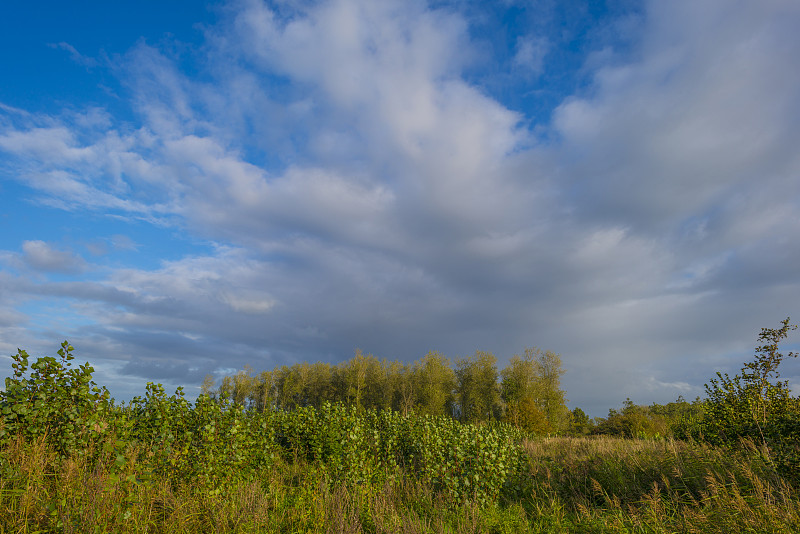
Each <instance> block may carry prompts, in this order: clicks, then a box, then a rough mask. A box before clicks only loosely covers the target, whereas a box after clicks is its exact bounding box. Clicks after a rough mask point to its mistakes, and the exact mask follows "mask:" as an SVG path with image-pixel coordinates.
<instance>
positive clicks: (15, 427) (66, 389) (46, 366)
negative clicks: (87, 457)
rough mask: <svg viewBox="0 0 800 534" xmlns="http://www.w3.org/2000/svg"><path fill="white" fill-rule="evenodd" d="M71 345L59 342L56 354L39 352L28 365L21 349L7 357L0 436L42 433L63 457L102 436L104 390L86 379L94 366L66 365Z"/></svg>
mask: <svg viewBox="0 0 800 534" xmlns="http://www.w3.org/2000/svg"><path fill="white" fill-rule="evenodd" d="M73 350H74V348H73V347H72V345H70V344H69V343H68V342H67V341H64V342H63V343H62V344H61V348H60V349H58V358H54V357H49V356H48V357H41V358H38V359H37V360H36V362H34V363H33V364H31V365H30V366H29V365H28V360H29V356H28V353H27V352H25V351H24V350H18V351H17V354H16V355H15V356H13V357H12V359H13V361H14V363H13V364H12V366H11V367H12V369H13V370H14V372H13V376H11V377H8V378H6V380H5V390H4V391H0V411H1V412H2V421H3V424H2V425H0V440H6V439H9V438H14V437H16V436H20V437H22V438H24V439H35V438H37V437H40V436H47V439H48V441H50V442H51V443H52V444H53V447H54V448H55V450H56V451H57V452H58V453H59V454H60V455H61V456H69V455H71V454H80V453H83V452H84V451H86V450H89V449H90V448H91V447H90V446H91V445H92V444H94V443H95V442H96V441H97V440H98V439H100V438H102V437H103V436H105V434H106V432H107V431H108V425H107V422H106V414H107V413H108V411H109V409H110V407H111V403H110V402H109V393H108V390H107V389H105V388H100V387H97V385H96V384H95V383H94V382H93V381H92V373H93V372H94V368H92V367H91V366H90V365H89V364H88V363H87V364H84V365H81V366H79V367H77V368H74V367H72V360H74V359H75V357H74V356H73V355H72V351H73ZM26 373H27V375H28V376H27V377H26Z"/></svg>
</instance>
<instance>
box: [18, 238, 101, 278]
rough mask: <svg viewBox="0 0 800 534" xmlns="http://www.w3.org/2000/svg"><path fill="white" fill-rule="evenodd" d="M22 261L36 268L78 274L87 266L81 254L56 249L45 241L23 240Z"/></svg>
mask: <svg viewBox="0 0 800 534" xmlns="http://www.w3.org/2000/svg"><path fill="white" fill-rule="evenodd" d="M22 261H23V262H25V264H26V265H28V266H29V267H31V268H32V269H34V270H37V271H44V272H53V273H70V274H76V273H80V272H82V271H84V270H86V268H87V264H86V262H85V261H84V259H83V258H81V257H80V256H78V255H76V254H74V253H72V252H69V251H65V250H58V249H55V248H53V247H52V246H50V245H49V244H48V243H45V242H44V241H25V242H23V243H22Z"/></svg>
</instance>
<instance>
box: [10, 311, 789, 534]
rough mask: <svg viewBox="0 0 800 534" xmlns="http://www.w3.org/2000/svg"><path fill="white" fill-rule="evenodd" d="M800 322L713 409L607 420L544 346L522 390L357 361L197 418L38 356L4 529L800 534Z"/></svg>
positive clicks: (22, 410) (489, 364)
mask: <svg viewBox="0 0 800 534" xmlns="http://www.w3.org/2000/svg"><path fill="white" fill-rule="evenodd" d="M782 324H783V328H780V329H777V330H770V329H764V330H763V331H762V334H761V336H760V338H759V340H760V342H764V344H763V345H762V346H760V347H758V348H757V349H756V358H755V361H754V362H752V363H750V364H746V365H745V367H744V368H743V372H742V374H741V375H737V376H736V377H734V378H729V377H727V376H726V375H720V376H718V378H717V379H715V380H712V381H711V382H710V384H709V385H708V386H707V389H708V398H707V399H706V400H703V401H700V400H697V401H695V402H693V403H688V402H685V401H683V400H680V399H679V401H676V402H675V403H670V404H668V405H664V406H661V405H652V406H649V407H642V406H636V405H635V404H633V403H632V402H630V401H626V403H625V405H624V408H623V409H622V410H619V411H617V410H612V411H611V412H610V413H609V417H608V418H605V419H602V420H595V421H591V420H589V418H588V417H587V416H586V414H585V413H584V412H583V411H582V410H580V409H579V408H576V409H574V410H572V412H569V411H567V410H566V409H565V408H563V405H564V400H563V392H561V393H560V394H559V392H560V386H559V377H560V374H561V370H560V360H559V359H558V358H557V355H554V354H552V353H544V352H541V351H537V350H535V349H531V350H528V351H526V352H525V354H524V355H523V356H519V357H515V358H514V359H512V361H511V363H510V365H509V367H507V368H506V369H504V370H502V371H501V372H498V371H497V368H496V360H495V359H494V357H493V356H492V355H490V354H488V353H481V352H479V353H476V354H475V355H474V356H473V357H471V358H466V359H463V360H458V361H456V365H455V369H451V368H450V367H449V365H446V360H445V359H444V358H443V357H442V356H440V355H438V354H436V353H431V354H429V355H427V356H426V357H425V358H424V359H423V360H421V361H420V362H417V363H415V364H412V365H411V366H402V365H399V364H396V363H390V362H385V361H384V362H379V361H378V360H376V359H375V358H373V357H371V356H364V355H363V354H361V353H357V354H356V357H355V358H354V359H353V360H351V361H349V362H345V363H344V364H342V365H340V366H337V367H335V368H332V367H331V366H326V365H324V364H316V365H314V366H311V365H305V364H304V365H298V366H294V367H290V368H280V369H276V370H275V371H273V372H270V373H262V374H261V375H259V376H258V377H256V376H254V375H253V373H252V372H251V371H248V370H245V371H243V372H241V373H238V374H236V375H234V376H233V377H228V378H226V379H224V380H223V381H222V384H221V385H220V387H219V389H214V384H213V383H212V382H211V381H208V382H207V383H206V385H205V387H206V391H207V393H210V395H209V394H203V395H201V396H200V397H198V399H197V401H196V402H194V403H191V402H189V401H187V400H186V399H185V398H184V396H183V392H182V390H181V389H178V390H177V391H176V392H175V394H174V395H167V394H166V392H165V391H164V389H163V387H162V386H160V385H158V384H148V386H147V390H146V392H145V396H144V397H137V398H134V399H133V400H132V401H131V402H130V403H129V404H127V405H124V404H123V405H116V404H115V403H114V401H113V400H112V399H111V398H110V397H109V395H108V392H107V390H106V389H105V388H102V387H98V386H97V385H96V384H94V383H93V382H92V380H91V373H92V372H93V369H92V368H91V367H90V366H88V365H84V366H80V367H77V368H73V367H72V363H71V361H72V359H73V357H72V351H73V348H72V347H71V346H70V345H69V344H68V343H66V342H65V343H64V344H62V347H61V349H60V350H59V351H58V358H39V359H38V360H37V361H36V362H35V363H33V364H30V365H29V357H28V355H27V354H26V353H25V352H24V351H19V352H18V354H17V355H16V356H15V357H14V366H13V369H14V373H13V376H12V377H10V378H8V379H6V388H5V390H4V391H2V392H0V413H2V417H0V532H31V533H32V532H210V531H213V532H376V533H377V532H415V533H416V532H497V533H502V532H653V533H656V532H676V531H681V532H720V533H722V532H736V531H747V532H797V531H798V530H800V477H798V471H797V463H796V458H797V449H796V447H797V445H796V444H797V443H798V441H797V434H796V432H797V424H798V423H797V422H798V420H799V419H800V411H798V409H797V406H798V400H797V398H793V397H792V396H791V395H790V394H789V392H788V385H787V384H786V383H785V382H778V381H777V379H778V377H779V375H778V373H777V367H778V364H779V363H780V362H781V361H782V360H783V359H785V357H790V356H793V354H791V353H790V354H789V355H787V356H785V357H784V356H783V355H782V354H781V353H780V352H778V342H779V341H781V340H782V339H784V338H785V337H786V335H787V333H788V331H789V330H791V329H792V328H793V327H791V326H789V321H788V319H787V320H786V321H785V322H783V323H782ZM376 362H377V364H376ZM498 380H499V382H498ZM376 384H383V385H384V388H383V389H381V388H379V387H376V386H375V385H376ZM448 388H450V389H448ZM543 392H549V393H550V395H545V394H543ZM325 395H327V396H328V397H325ZM336 395H344V396H345V397H344V398H346V399H347V401H348V402H347V403H344V402H331V400H332V399H333V400H337V397H336ZM559 395H560V396H559ZM720 414H722V415H724V416H725V417H727V418H728V419H725V418H723V417H721V416H720ZM712 418H713V419H712ZM545 431H547V432H550V433H551V435H550V436H549V437H544V436H542V434H541V433H542V432H545ZM589 434H593V435H589ZM602 434H606V435H602ZM675 436H677V437H679V438H683V439H675Z"/></svg>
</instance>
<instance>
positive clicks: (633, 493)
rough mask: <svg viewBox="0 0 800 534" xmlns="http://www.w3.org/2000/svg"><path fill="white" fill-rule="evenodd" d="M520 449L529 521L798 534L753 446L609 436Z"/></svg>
mask: <svg viewBox="0 0 800 534" xmlns="http://www.w3.org/2000/svg"><path fill="white" fill-rule="evenodd" d="M524 447H525V450H526V452H527V453H528V457H529V460H530V478H529V479H528V485H527V488H526V489H527V492H528V494H527V495H526V496H525V498H524V502H525V507H526V509H527V510H529V511H530V512H531V514H532V515H533V516H534V518H535V519H534V520H535V521H536V520H538V521H539V522H541V521H542V520H549V521H552V522H553V523H554V524H555V525H557V526H558V527H559V528H568V529H569V530H576V531H581V532H653V533H656V532H712V533H713V532H719V533H729V532H800V505H799V504H798V496H799V495H798V492H797V489H796V488H794V487H792V486H790V485H789V484H788V483H787V482H786V481H785V480H783V479H782V478H781V477H780V476H779V475H777V474H776V473H775V471H774V469H773V467H772V465H771V463H770V461H769V453H768V451H766V450H764V449H759V448H757V447H755V446H754V445H753V444H752V443H745V444H744V447H743V448H742V451H741V452H732V451H730V450H728V449H721V448H713V447H710V446H707V445H703V444H699V443H692V442H689V443H687V442H682V441H674V440H630V439H621V438H610V437H598V438H550V439H544V440H539V441H528V442H527V443H525V445H524ZM536 517H538V519H536Z"/></svg>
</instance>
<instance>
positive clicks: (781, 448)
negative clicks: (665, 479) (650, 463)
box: [696, 317, 800, 480]
mask: <svg viewBox="0 0 800 534" xmlns="http://www.w3.org/2000/svg"><path fill="white" fill-rule="evenodd" d="M789 320H790V319H789V318H788V317H787V318H786V319H785V320H784V321H781V325H782V326H781V328H777V329H772V328H762V329H761V334H760V335H759V336H758V340H759V342H760V343H762V345H760V346H759V347H757V348H756V356H755V359H754V360H753V361H752V362H748V363H746V364H744V367H742V371H741V374H737V375H736V376H734V377H733V378H731V377H730V376H728V375H727V374H724V375H723V374H721V373H717V378H715V379H712V380H711V381H710V383H709V384H706V393H707V395H708V399H707V400H706V402H705V414H704V417H703V419H702V421H701V422H700V423H699V424H698V425H697V428H696V434H697V436H698V437H701V438H702V439H705V440H706V441H708V442H710V443H713V444H718V445H729V446H731V445H732V446H736V445H737V444H738V443H739V442H740V441H741V440H742V439H743V438H749V439H751V440H753V441H755V442H757V443H762V444H763V445H765V446H766V447H768V449H769V450H770V451H771V454H772V457H773V460H774V462H775V465H776V467H777V468H778V469H779V470H780V471H781V472H782V473H783V474H784V475H787V476H789V477H790V478H793V479H795V480H800V469H798V464H800V449H798V443H800V441H799V439H800V400H798V399H797V398H796V397H792V396H791V391H790V390H789V384H788V382H787V381H780V380H778V378H780V372H779V371H778V366H779V365H780V364H781V362H782V361H783V360H784V359H786V358H793V357H796V356H797V354H796V353H793V352H790V353H788V354H786V355H784V354H782V353H781V352H779V346H778V345H779V343H780V342H781V341H782V340H784V339H785V338H786V337H787V336H788V333H789V331H790V330H795V329H797V326H796V325H790V324H789Z"/></svg>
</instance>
